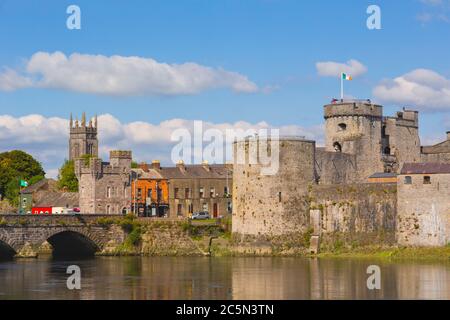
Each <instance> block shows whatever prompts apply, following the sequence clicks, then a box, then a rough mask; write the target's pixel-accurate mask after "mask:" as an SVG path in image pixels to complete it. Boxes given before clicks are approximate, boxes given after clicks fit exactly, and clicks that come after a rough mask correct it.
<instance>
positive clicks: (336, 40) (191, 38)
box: [0, 0, 450, 148]
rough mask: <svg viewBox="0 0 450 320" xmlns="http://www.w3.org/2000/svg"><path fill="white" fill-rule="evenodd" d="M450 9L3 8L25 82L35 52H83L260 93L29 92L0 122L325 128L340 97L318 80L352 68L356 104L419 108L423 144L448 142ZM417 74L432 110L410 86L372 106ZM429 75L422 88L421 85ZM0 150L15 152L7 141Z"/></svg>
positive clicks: (9, 52) (280, 5) (253, 5)
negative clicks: (198, 72)
mask: <svg viewBox="0 0 450 320" xmlns="http://www.w3.org/2000/svg"><path fill="white" fill-rule="evenodd" d="M71 4H75V5H78V6H79V7H80V8H81V30H68V29H67V28H66V19H67V17H68V14H66V8H67V7H68V6H69V5H71ZM370 4H376V5H378V6H379V7H380V8H381V14H382V15H381V21H382V29H381V30H369V29H368V28H367V27H366V19H367V17H368V14H366V9H367V7H368V6H369V5H370ZM449 7H450V2H449V1H448V0H442V1H439V0H396V1H363V0H346V1H326V0H323V1H296V0H292V1H288V0H285V1H283V0H246V1H238V0H213V1H212V0H202V1H200V0H189V1H181V0H180V1H99V0H96V1H82V0H73V1H45V0H42V1H20V0H14V1H10V0H0V41H1V42H0V43H1V44H2V49H1V50H0V68H3V69H1V70H3V71H4V70H6V68H8V69H9V70H14V71H15V72H17V73H18V74H24V73H26V72H27V71H25V69H26V64H27V61H29V60H30V59H31V57H32V56H33V55H34V54H35V53H37V52H45V53H48V54H52V53H54V52H57V51H59V52H61V53H63V54H64V55H66V56H67V57H69V56H70V55H71V54H73V53H79V54H82V55H102V56H105V57H110V56H113V55H118V56H122V57H129V56H137V57H140V58H143V59H147V58H148V59H154V60H156V61H157V62H158V63H168V64H183V63H186V62H193V63H195V64H198V65H200V66H206V67H210V68H217V69H219V68H220V69H223V70H226V71H229V72H235V73H238V74H239V75H242V76H243V77H246V78H247V79H248V81H249V82H251V83H253V84H255V85H256V86H257V87H258V90H256V91H255V92H236V91H234V90H230V87H229V86H228V85H224V86H218V88H215V87H214V88H209V87H208V88H206V89H201V90H198V91H196V92H195V93H190V94H185V93H181V94H172V95H167V94H148V93H145V92H144V93H139V94H128V95H119V96H117V95H109V94H103V93H100V94H99V93H86V92H82V91H81V92H80V91H77V90H70V89H69V90H67V89H61V88H58V87H52V86H47V87H45V86H44V87H42V86H41V87H39V86H32V87H25V88H22V89H20V88H19V89H14V90H10V91H5V90H3V91H2V90H0V108H1V111H0V114H3V115H10V116H12V117H14V118H18V117H22V116H27V115H30V114H40V115H42V116H43V117H45V118H48V117H60V118H68V115H69V113H70V112H73V113H74V114H81V112H82V111H86V112H88V114H91V115H92V114H94V113H98V114H106V113H108V114H111V115H112V116H113V117H115V118H116V119H119V120H120V122H122V123H130V122H134V121H145V122H148V123H151V124H154V125H157V124H159V123H161V122H162V121H165V120H170V119H175V118H180V119H185V120H194V119H200V120H204V121H208V122H211V123H225V122H226V123H235V122H237V121H246V122H248V123H258V122H261V121H265V122H267V123H269V124H270V125H272V126H286V125H298V126H301V127H304V128H308V127H311V126H316V125H320V124H321V123H322V122H323V118H322V106H323V104H325V103H327V102H328V101H329V100H330V99H331V98H333V97H338V95H339V79H338V78H337V77H330V76H328V77H324V76H320V74H319V72H318V70H317V67H316V63H318V62H326V61H328V62H336V63H346V62H347V61H349V60H351V59H353V60H356V61H358V62H360V63H361V64H363V65H364V66H365V67H366V68H367V71H366V72H364V73H363V74H361V75H359V76H357V77H355V79H354V81H352V82H348V83H346V93H347V94H349V95H351V96H353V97H357V98H372V99H374V100H375V101H380V102H382V103H383V105H384V106H385V114H392V113H393V112H394V111H395V110H397V109H398V108H400V107H402V106H404V105H405V104H407V105H410V106H411V107H413V108H417V109H419V110H421V111H422V112H421V118H420V120H421V135H422V136H423V137H425V138H424V139H423V140H425V139H428V138H427V137H429V139H432V138H436V137H442V138H443V137H444V131H445V130H446V129H450V121H449V120H448V119H449V118H448V111H449V110H450V105H447V104H446V102H447V101H448V100H447V99H448V97H447V96H443V97H440V96H439V94H440V92H445V90H446V89H449V90H450V85H448V84H447V82H445V81H447V80H448V79H449V78H450V62H449V59H448V56H449V53H450V41H449V40H450V23H449V20H450V19H448V18H447V14H448V17H450V10H449ZM417 69H425V70H428V71H430V72H431V71H432V72H434V73H436V74H438V75H439V76H440V77H442V79H441V80H442V81H441V83H443V84H442V86H441V87H440V88H437V89H440V91H439V90H438V92H437V93H436V92H434V93H433V94H432V96H431V97H432V98H433V99H434V100H435V101H434V102H433V106H427V105H424V103H423V102H420V101H419V100H417V105H414V102H415V101H416V100H415V99H412V100H411V99H409V100H408V99H405V98H402V93H401V89H402V88H398V89H399V90H400V92H389V94H384V95H379V96H374V91H373V90H374V88H375V87H377V86H379V85H380V83H383V81H389V80H390V81H392V80H393V79H395V78H398V77H402V76H404V75H407V74H408V73H411V72H412V71H414V70H417ZM0 72H1V71H0ZM420 75H421V73H419V74H415V76H414V81H416V82H420V78H421V77H420ZM427 75H429V74H427ZM33 76H35V75H33ZM418 77H419V80H417V78H418ZM406 78H408V77H406ZM411 81H412V80H411ZM448 83H450V81H449V82H448ZM425 85H427V86H431V87H432V89H436V88H434V87H433V84H430V83H427V84H425ZM0 88H1V83H0ZM144 91H145V90H144ZM1 138H2V136H1V135H0V139H1ZM1 146H2V148H7V144H6V143H1Z"/></svg>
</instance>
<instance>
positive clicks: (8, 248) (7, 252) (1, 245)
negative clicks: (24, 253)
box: [0, 237, 17, 261]
mask: <svg viewBox="0 0 450 320" xmlns="http://www.w3.org/2000/svg"><path fill="white" fill-rule="evenodd" d="M16 253H17V251H16V249H14V247H13V244H11V243H9V241H8V239H4V237H0V261H2V260H9V259H12V258H13V257H14V256H15V255H16Z"/></svg>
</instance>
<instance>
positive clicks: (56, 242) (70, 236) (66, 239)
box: [45, 228, 103, 257]
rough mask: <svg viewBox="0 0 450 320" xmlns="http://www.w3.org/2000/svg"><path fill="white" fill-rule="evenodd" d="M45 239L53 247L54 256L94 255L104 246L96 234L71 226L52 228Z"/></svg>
mask: <svg viewBox="0 0 450 320" xmlns="http://www.w3.org/2000/svg"><path fill="white" fill-rule="evenodd" d="M45 240H46V241H47V242H48V243H50V245H51V246H52V247H53V256H54V257H85V256H93V255H94V254H95V252H97V251H100V250H101V248H102V247H103V244H102V243H101V241H99V239H97V237H96V236H95V235H91V234H89V233H87V232H85V231H84V230H77V229H70V228H66V229H57V230H52V231H50V232H48V233H47V234H46V236H45Z"/></svg>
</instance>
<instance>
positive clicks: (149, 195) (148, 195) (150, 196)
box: [147, 189, 152, 199]
mask: <svg viewBox="0 0 450 320" xmlns="http://www.w3.org/2000/svg"><path fill="white" fill-rule="evenodd" d="M147 198H150V199H151V198H152V189H148V190H147Z"/></svg>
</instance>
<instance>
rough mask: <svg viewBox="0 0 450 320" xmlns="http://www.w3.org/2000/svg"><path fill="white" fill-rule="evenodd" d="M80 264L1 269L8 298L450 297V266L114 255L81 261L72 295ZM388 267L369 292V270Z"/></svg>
mask: <svg viewBox="0 0 450 320" xmlns="http://www.w3.org/2000/svg"><path fill="white" fill-rule="evenodd" d="M73 263H74V262H55V261H42V260H32V261H24V260H23V261H21V262H15V263H14V267H11V266H10V265H9V264H10V263H6V264H0V296H1V297H2V298H6V299H8V298H15V299H18V298H19V299H49V298H57V299H135V300H156V299H158V300H160V299H163V300H165V299H175V300H178V299H213V300H214V299H244V300H248V299H252V300H267V299H276V300H289V299H330V300H331V299H450V264H449V263H435V264H423V263H420V264H419V263H408V264H407V263H381V262H379V261H378V262H377V261H375V262H374V261H367V260H357V259H302V258H206V257H205V258H203V257H202V258H199V257H195V258H187V257H184V258H175V257H173V258H169V257H146V258H138V257H123V258H117V257H109V258H97V259H92V260H85V261H77V262H76V264H77V265H79V266H80V268H81V269H82V270H83V272H82V281H81V286H82V290H67V287H66V280H67V274H66V273H65V269H66V268H67V266H68V265H70V264H73ZM371 264H377V265H379V266H380V268H381V290H368V289H367V285H366V281H367V278H368V276H369V275H368V274H367V273H366V270H367V267H368V266H369V265H371Z"/></svg>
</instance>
